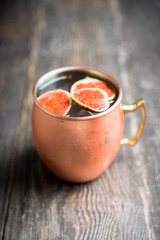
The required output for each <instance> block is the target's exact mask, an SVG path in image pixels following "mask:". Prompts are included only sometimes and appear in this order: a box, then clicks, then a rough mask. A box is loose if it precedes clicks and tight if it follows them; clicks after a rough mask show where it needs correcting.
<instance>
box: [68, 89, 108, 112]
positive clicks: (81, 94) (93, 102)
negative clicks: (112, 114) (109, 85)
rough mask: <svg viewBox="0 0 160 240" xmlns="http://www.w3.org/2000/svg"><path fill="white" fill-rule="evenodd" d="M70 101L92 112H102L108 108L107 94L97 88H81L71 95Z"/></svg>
mask: <svg viewBox="0 0 160 240" xmlns="http://www.w3.org/2000/svg"><path fill="white" fill-rule="evenodd" d="M71 97H72V99H73V100H74V101H75V102H76V103H77V104H79V105H80V106H82V107H83V108H86V109H89V110H91V111H94V112H102V111H104V110H107V109H108V108H109V105H110V104H109V102H108V95H107V93H106V92H105V91H104V90H102V89H99V88H82V89H79V90H77V91H75V92H72V93H71Z"/></svg>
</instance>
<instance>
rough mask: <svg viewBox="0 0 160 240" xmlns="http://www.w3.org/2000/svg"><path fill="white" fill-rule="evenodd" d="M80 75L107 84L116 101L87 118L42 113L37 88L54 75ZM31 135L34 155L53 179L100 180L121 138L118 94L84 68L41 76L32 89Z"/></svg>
mask: <svg viewBox="0 0 160 240" xmlns="http://www.w3.org/2000/svg"><path fill="white" fill-rule="evenodd" d="M76 71H77V72H79V71H83V72H85V73H86V74H90V73H92V74H95V75H96V76H97V78H98V77H100V78H103V80H107V81H110V82H111V83H112V84H114V86H115V87H116V89H117V92H118V98H117V100H116V102H115V103H114V105H113V106H112V107H110V108H109V109H108V110H106V111H104V112H102V113H99V114H97V115H94V116H89V117H65V116H59V115H56V114H53V113H51V112H49V111H47V110H46V109H44V108H43V107H42V106H41V105H40V104H39V103H38V101H37V98H36V89H37V87H38V84H39V83H41V82H44V83H45V81H46V80H47V79H48V77H53V78H54V76H55V74H57V73H58V74H60V73H61V74H62V75H63V73H64V72H65V73H66V72H67V73H68V74H72V73H73V72H76ZM33 98H34V105H33V113H32V130H33V131H32V132H33V139H34V143H35V146H36V149H37V152H38V154H39V156H40V158H41V159H42V161H43V162H44V164H45V165H46V166H47V167H48V168H49V169H50V171H51V172H52V173H53V174H54V175H56V176H57V177H59V178H61V179H63V180H66V181H70V182H87V181H90V180H93V179H95V178H97V177H98V176H100V175H101V174H102V173H103V172H104V171H105V169H106V168H108V167H109V165H110V164H111V162H112V161H113V160H114V158H115V156H116V155H117V152H118V150H119V148H120V141H121V139H122V137H123V128H124V112H123V107H122V102H121V100H122V90H121V87H120V85H119V83H118V82H117V81H116V80H115V79H114V78H113V77H111V76H109V75H108V74H106V73H104V72H102V71H99V70H96V69H93V68H86V67H65V68H59V69H56V70H53V71H51V72H49V73H47V74H45V75H44V76H42V77H41V78H40V79H39V80H38V81H37V83H36V84H35V86H34V89H33Z"/></svg>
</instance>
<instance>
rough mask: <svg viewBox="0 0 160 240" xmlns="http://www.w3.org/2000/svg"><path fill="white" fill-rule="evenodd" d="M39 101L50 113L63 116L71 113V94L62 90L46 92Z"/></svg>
mask: <svg viewBox="0 0 160 240" xmlns="http://www.w3.org/2000/svg"><path fill="white" fill-rule="evenodd" d="M37 100H38V102H39V103H40V104H41V105H42V106H43V107H44V108H46V109H47V110H49V111H50V112H52V113H56V114H58V115H63V116H65V115H66V114H67V113H68V112H69V110H70V108H71V103H72V99H71V96H70V93H69V92H67V91H65V90H61V89H56V90H52V91H48V92H45V93H44V94H42V95H41V96H40V97H38V98H37Z"/></svg>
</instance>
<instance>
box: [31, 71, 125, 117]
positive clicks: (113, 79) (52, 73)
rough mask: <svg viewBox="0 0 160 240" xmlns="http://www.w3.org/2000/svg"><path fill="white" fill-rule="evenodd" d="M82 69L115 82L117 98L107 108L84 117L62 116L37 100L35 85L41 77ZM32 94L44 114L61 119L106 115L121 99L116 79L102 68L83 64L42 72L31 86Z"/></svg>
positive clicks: (120, 89)
mask: <svg viewBox="0 0 160 240" xmlns="http://www.w3.org/2000/svg"><path fill="white" fill-rule="evenodd" d="M72 70H73V71H84V72H92V73H95V74H97V75H99V76H100V75H101V77H102V78H104V80H105V79H107V80H109V81H110V82H112V83H113V84H114V86H115V84H116V86H115V87H116V89H117V90H118V98H117V100H116V102H115V103H114V104H113V105H112V106H111V107H109V108H108V109H107V110H105V111H103V112H100V113H97V114H95V115H92V116H84V117H67V116H62V115H58V114H56V113H52V112H50V111H49V110H47V109H45V108H44V107H43V106H42V105H41V104H40V103H39V102H38V100H37V97H36V89H37V86H38V84H39V82H40V81H42V80H43V79H45V78H47V77H49V76H51V75H54V74H56V73H63V72H64V71H72ZM32 96H33V100H34V103H35V104H36V105H37V106H38V107H39V108H40V109H41V110H42V111H43V112H45V113H46V114H48V115H50V116H52V117H56V118H59V119H61V120H69V121H70V120H74V121H76V120H81V121H83V120H91V119H95V118H98V117H101V116H104V115H107V114H108V113H110V112H112V111H113V110H114V109H115V108H116V107H117V106H118V105H119V103H120V102H121V100H122V88H121V86H120V84H119V83H118V81H117V80H116V79H115V78H113V77H112V76H111V75H109V74H108V73H106V72H104V71H102V70H99V69H96V68H93V67H85V66H67V67H59V68H55V69H53V70H51V71H49V72H47V73H45V74H43V75H42V76H41V77H40V78H39V79H38V80H37V81H36V83H35V84H34V86H33V90H32Z"/></svg>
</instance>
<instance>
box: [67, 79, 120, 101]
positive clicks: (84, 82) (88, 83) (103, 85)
mask: <svg viewBox="0 0 160 240" xmlns="http://www.w3.org/2000/svg"><path fill="white" fill-rule="evenodd" d="M82 88H83V89H84V88H99V89H102V90H104V91H105V92H106V93H107V94H108V100H112V99H114V98H115V96H116V92H115V89H114V88H113V87H112V86H111V85H110V84H108V83H107V82H103V81H101V80H98V79H95V78H91V77H86V78H84V79H81V80H78V81H77V82H75V83H74V84H73V85H72V87H71V90H70V91H71V93H72V92H75V91H77V90H79V89H82Z"/></svg>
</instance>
